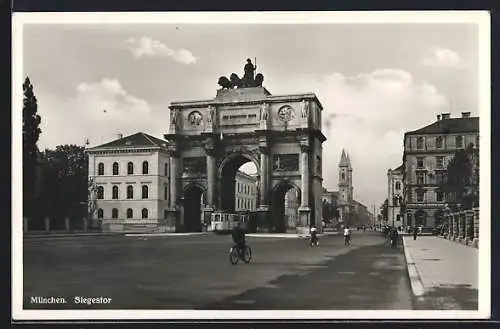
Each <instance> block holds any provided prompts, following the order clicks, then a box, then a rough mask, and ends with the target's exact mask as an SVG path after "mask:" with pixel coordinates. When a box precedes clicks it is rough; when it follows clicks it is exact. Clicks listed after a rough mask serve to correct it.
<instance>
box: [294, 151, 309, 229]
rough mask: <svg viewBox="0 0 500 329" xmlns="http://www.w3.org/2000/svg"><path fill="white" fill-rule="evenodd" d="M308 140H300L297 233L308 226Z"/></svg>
mask: <svg viewBox="0 0 500 329" xmlns="http://www.w3.org/2000/svg"><path fill="white" fill-rule="evenodd" d="M309 176H310V175H309V142H308V141H301V142H300V178H301V183H302V184H301V187H300V189H301V199H300V207H299V225H297V231H298V233H308V232H309V226H310V224H311V223H310V216H311V208H310V205H309V178H310V177H309Z"/></svg>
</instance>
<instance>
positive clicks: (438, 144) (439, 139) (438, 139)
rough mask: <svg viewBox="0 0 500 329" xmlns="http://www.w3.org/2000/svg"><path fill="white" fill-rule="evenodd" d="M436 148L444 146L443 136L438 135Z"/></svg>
mask: <svg viewBox="0 0 500 329" xmlns="http://www.w3.org/2000/svg"><path fill="white" fill-rule="evenodd" d="M436 148H438V149H442V148H443V137H441V136H439V137H436Z"/></svg>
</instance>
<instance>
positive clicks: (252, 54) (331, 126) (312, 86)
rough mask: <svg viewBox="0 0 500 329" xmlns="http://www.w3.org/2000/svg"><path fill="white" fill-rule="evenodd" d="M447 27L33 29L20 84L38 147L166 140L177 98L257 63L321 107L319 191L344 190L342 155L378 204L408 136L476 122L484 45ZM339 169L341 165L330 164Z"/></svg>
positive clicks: (363, 195)
mask: <svg viewBox="0 0 500 329" xmlns="http://www.w3.org/2000/svg"><path fill="white" fill-rule="evenodd" d="M478 33H479V29H478V26H477V25H475V24H470V23H467V24H466V23H454V24H451V23H447V24H430V23H425V24H422V23H420V24H417V23H407V24H400V23H398V24H395V23H392V24H381V23H377V24H373V23H370V24H359V23H355V24H354V23H353V24H346V23H342V24H300V25H299V24H295V25H291V24H279V25H278V24H269V22H266V24H177V23H176V24H173V23H172V24H140V23H135V24H106V23H105V22H103V23H100V24H77V23H74V24H30V25H25V26H24V30H23V56H22V61H23V75H24V76H29V78H30V80H31V82H32V84H33V87H34V92H35V95H36V97H37V99H38V113H39V114H40V116H41V118H42V123H41V129H42V134H41V136H40V140H39V147H40V149H42V150H43V149H45V148H54V147H55V146H56V145H60V144H69V143H74V144H79V145H83V143H84V141H85V139H86V138H88V139H89V141H90V146H95V145H99V144H101V143H105V142H108V141H111V140H113V139H115V138H116V136H117V134H119V133H122V134H123V135H124V136H127V135H130V134H133V133H136V132H139V131H142V132H145V133H148V134H151V135H153V136H156V137H159V138H162V136H163V134H165V133H167V132H168V123H169V110H168V105H169V104H170V102H173V101H184V100H204V99H212V98H213V97H215V94H216V90H217V89H218V88H220V87H219V86H218V85H217V80H218V77H220V76H223V75H226V76H228V75H229V74H230V73H232V72H237V73H238V74H240V76H241V75H242V74H243V65H244V64H245V60H246V58H252V59H253V58H256V59H257V66H258V71H259V72H261V73H263V75H264V83H263V85H264V87H266V89H268V90H269V91H270V92H271V93H272V94H273V95H283V94H293V93H307V92H314V93H316V95H317V96H318V98H319V100H320V101H321V103H322V104H323V107H324V110H323V113H322V118H323V122H322V130H323V133H324V135H325V136H326V137H327V141H325V142H324V143H323V179H324V181H323V185H324V186H325V187H326V188H327V189H329V190H337V189H338V171H337V170H338V167H337V165H336V164H338V162H339V161H340V155H341V152H342V149H345V150H346V152H348V154H349V156H350V159H351V162H352V166H353V186H354V198H355V199H356V200H358V201H361V202H363V203H364V204H365V205H367V206H369V207H370V208H371V207H372V205H373V204H375V205H377V207H378V206H379V205H380V204H381V203H382V202H383V200H384V199H385V198H386V197H387V170H388V169H389V168H395V167H398V166H399V165H400V164H401V161H402V152H403V134H404V132H405V131H411V130H415V129H418V128H420V127H422V126H424V125H427V124H430V123H432V122H434V121H435V120H436V115H437V114H440V113H442V112H451V116H452V117H457V116H460V112H472V115H474V116H477V115H478V114H479V109H478V79H479V77H478V65H479V59H478V56H479V55H478V45H479V37H478ZM332 164H335V165H332Z"/></svg>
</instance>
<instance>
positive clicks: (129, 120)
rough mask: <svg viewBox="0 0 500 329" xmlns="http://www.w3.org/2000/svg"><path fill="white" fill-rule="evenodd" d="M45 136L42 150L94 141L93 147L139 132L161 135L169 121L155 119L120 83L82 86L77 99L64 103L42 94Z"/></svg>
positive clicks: (103, 82) (139, 100) (76, 96)
mask: <svg viewBox="0 0 500 329" xmlns="http://www.w3.org/2000/svg"><path fill="white" fill-rule="evenodd" d="M37 97H38V104H39V112H40V115H41V116H42V129H43V132H42V134H41V136H40V146H41V147H42V149H43V148H45V147H48V148H53V147H55V146H56V145H59V144H67V143H76V144H80V145H81V144H82V143H83V141H84V140H85V138H89V139H90V144H91V146H95V145H98V144H101V143H105V142H108V141H111V140H113V139H115V138H116V135H117V134H119V133H122V134H124V135H125V136H126V135H129V134H134V133H136V132H139V131H143V132H145V133H152V134H154V132H159V133H160V135H158V134H157V136H156V137H161V133H162V132H163V130H164V127H166V123H167V122H168V121H167V120H168V117H167V116H166V117H165V118H161V117H159V116H158V115H155V114H154V112H153V110H152V106H151V105H150V104H149V103H148V102H147V101H145V100H143V99H140V98H138V97H136V96H133V95H131V94H130V93H128V92H127V91H126V90H125V89H124V88H123V87H122V86H121V84H120V82H119V81H118V80H116V79H109V78H104V79H102V80H101V81H98V82H92V83H88V82H82V83H80V84H79V85H78V86H76V95H75V96H74V97H71V98H68V99H61V98H57V97H55V96H51V95H47V94H45V93H38V94H37Z"/></svg>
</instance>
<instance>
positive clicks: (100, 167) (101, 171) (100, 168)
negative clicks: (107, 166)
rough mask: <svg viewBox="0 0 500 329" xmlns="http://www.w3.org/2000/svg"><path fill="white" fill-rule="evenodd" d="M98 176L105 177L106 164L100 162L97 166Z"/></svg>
mask: <svg viewBox="0 0 500 329" xmlns="http://www.w3.org/2000/svg"><path fill="white" fill-rule="evenodd" d="M97 174H98V175H99V176H102V175H104V163H102V162H100V163H99V164H98V165H97Z"/></svg>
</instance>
